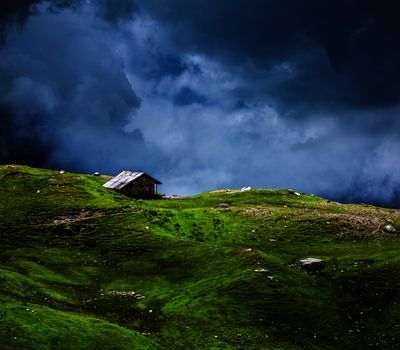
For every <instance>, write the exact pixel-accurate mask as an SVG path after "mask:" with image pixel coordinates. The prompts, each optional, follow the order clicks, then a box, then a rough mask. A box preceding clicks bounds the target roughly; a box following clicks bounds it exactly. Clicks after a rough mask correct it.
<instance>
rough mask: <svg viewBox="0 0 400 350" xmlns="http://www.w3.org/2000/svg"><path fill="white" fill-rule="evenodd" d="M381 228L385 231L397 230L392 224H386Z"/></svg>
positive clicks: (392, 231)
mask: <svg viewBox="0 0 400 350" xmlns="http://www.w3.org/2000/svg"><path fill="white" fill-rule="evenodd" d="M383 230H384V231H386V232H389V233H395V232H397V230H396V228H395V227H393V226H392V225H386V226H385V227H384V228H383Z"/></svg>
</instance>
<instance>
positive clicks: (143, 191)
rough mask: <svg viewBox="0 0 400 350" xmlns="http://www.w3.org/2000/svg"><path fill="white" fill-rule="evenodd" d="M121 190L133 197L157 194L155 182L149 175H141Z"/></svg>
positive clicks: (147, 196) (146, 196) (148, 196)
mask: <svg viewBox="0 0 400 350" xmlns="http://www.w3.org/2000/svg"><path fill="white" fill-rule="evenodd" d="M121 192H122V193H124V194H126V195H127V196H131V197H138V198H151V197H154V195H155V183H154V182H153V181H152V180H151V179H149V178H148V177H146V176H141V177H139V178H137V179H136V180H135V181H133V182H131V183H130V184H128V185H126V186H125V187H124V188H123V189H122V190H121Z"/></svg>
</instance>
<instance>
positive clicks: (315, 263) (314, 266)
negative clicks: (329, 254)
mask: <svg viewBox="0 0 400 350" xmlns="http://www.w3.org/2000/svg"><path fill="white" fill-rule="evenodd" d="M300 263H301V265H302V267H303V269H304V270H307V271H319V270H322V269H323V268H324V267H325V261H323V260H322V259H317V258H307V259H302V260H300Z"/></svg>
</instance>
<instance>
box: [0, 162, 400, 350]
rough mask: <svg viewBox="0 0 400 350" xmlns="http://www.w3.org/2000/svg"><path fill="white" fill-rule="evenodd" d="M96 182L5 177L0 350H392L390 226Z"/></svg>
mask: <svg viewBox="0 0 400 350" xmlns="http://www.w3.org/2000/svg"><path fill="white" fill-rule="evenodd" d="M105 181H106V180H105V179H103V178H102V177H98V176H92V175H81V174H71V173H63V174H61V173H59V172H58V171H52V170H42V169H34V168H29V167H25V166H13V165H8V166H1V167H0V239H1V253H0V263H1V266H0V318H1V323H0V324H1V326H0V339H1V340H0V348H2V349H335V350H336V349H398V344H399V342H400V234H396V233H388V232H385V231H384V227H385V225H387V224H391V225H392V226H393V227H395V228H397V230H398V231H399V232H400V211H397V210H389V209H383V208H378V207H373V206H368V205H344V204H339V203H335V202H330V201H327V200H326V199H323V198H319V197H315V196H309V195H306V194H303V193H301V194H300V195H298V194H296V193H294V192H293V191H288V190H251V191H247V192H240V191H237V190H221V191H214V192H208V193H204V194H201V195H198V196H194V197H187V198H183V199H173V200H153V201H150V200H149V201H141V200H133V199H130V198H127V197H125V196H123V195H120V194H118V193H116V192H113V191H110V190H107V189H105V188H103V187H102V184H103V183H104V182H105ZM309 257H314V258H320V259H323V260H324V261H325V263H326V266H325V268H324V269H323V270H320V271H316V272H307V271H306V270H304V269H303V268H302V266H301V263H300V260H301V259H304V258H309Z"/></svg>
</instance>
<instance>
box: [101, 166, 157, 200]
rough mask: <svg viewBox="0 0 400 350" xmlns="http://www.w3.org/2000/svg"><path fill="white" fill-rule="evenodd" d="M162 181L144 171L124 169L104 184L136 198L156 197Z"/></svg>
mask: <svg viewBox="0 0 400 350" xmlns="http://www.w3.org/2000/svg"><path fill="white" fill-rule="evenodd" d="M157 185H161V182H160V181H158V180H156V179H155V178H153V177H151V176H150V175H147V174H146V173H144V172H133V171H122V172H121V173H119V174H118V175H117V176H115V177H113V178H112V179H111V180H109V181H108V182H106V183H105V184H104V185H103V186H104V187H106V188H110V189H113V190H116V191H119V192H121V193H123V194H125V195H127V196H130V197H135V198H155V197H156V193H157Z"/></svg>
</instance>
